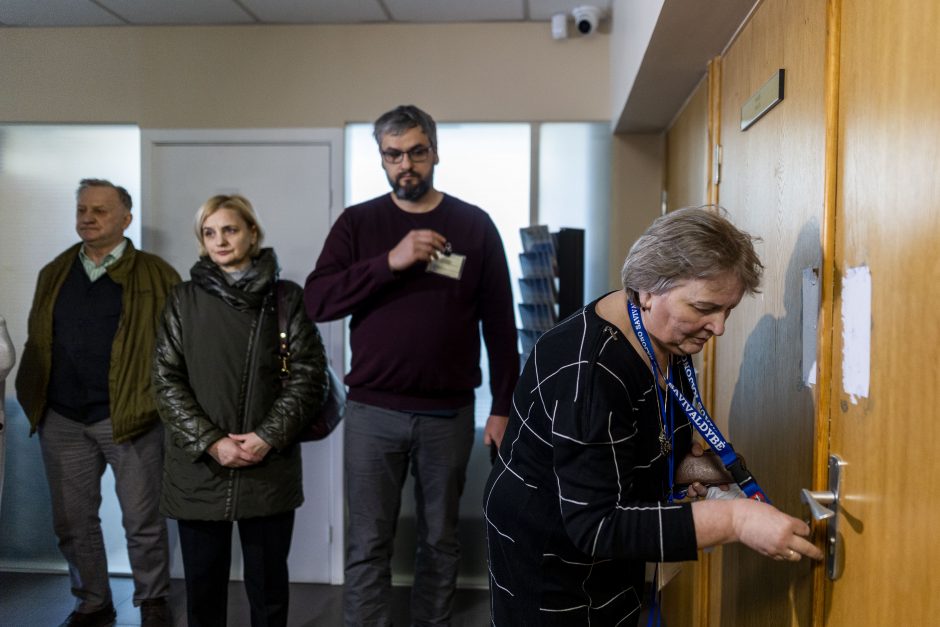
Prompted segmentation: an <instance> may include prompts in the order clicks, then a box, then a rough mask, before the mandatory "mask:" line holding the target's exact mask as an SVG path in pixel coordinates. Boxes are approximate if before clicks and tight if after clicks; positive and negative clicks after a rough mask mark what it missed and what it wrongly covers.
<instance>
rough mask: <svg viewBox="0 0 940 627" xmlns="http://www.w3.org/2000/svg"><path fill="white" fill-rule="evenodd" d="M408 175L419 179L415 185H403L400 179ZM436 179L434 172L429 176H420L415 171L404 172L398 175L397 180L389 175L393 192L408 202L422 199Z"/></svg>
mask: <svg viewBox="0 0 940 627" xmlns="http://www.w3.org/2000/svg"><path fill="white" fill-rule="evenodd" d="M407 175H411V176H413V177H415V178H416V179H418V182H417V183H415V184H414V185H402V184H401V183H399V182H398V181H400V180H401V179H402V178H404V177H405V176H407ZM433 181H434V173H433V172H431V173H430V174H428V177H427V178H421V177H419V176H418V175H417V174H416V173H415V172H411V171H410V172H404V173H402V174H400V175H399V176H398V178H397V179H396V180H394V181H393V180H392V179H391V177H389V179H388V182H389V184H391V186H392V193H393V194H395V197H396V198H398V199H399V200H405V201H407V202H416V201H418V200H421V199H422V198H423V197H424V195H425V194H427V193H428V191H430V189H431V184H432V183H433Z"/></svg>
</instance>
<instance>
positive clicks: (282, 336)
mask: <svg viewBox="0 0 940 627" xmlns="http://www.w3.org/2000/svg"><path fill="white" fill-rule="evenodd" d="M280 284H281V282H280V281H276V282H275V284H274V295H275V303H276V304H275V307H276V308H277V327H278V355H279V356H280V358H281V384H282V385H285V384H286V383H287V379H288V378H289V377H290V349H289V345H290V341H289V337H288V330H289V328H290V325H289V324H288V320H287V306H286V303H285V302H284V296H283V294H284V292H283V290H281V289H279V288H280ZM310 324H313V323H312V322H311V323H310ZM326 379H327V380H326V383H327V394H326V400H325V401H323V406H322V407H320V410H319V411H318V412H317V415H315V416H312V417H310V418H309V420H308V421H307V427H306V428H305V429H304V430H303V431H301V432H300V435H299V436H298V437H297V440H298V441H299V442H313V441H316V440H322V439H323V438H325V437H327V436H328V435H330V434H331V433H333V429H335V428H336V426H337V425H338V424H339V423H340V421H341V420H342V419H343V414H344V413H345V412H346V386H344V385H343V383H342V381H340V380H339V377H338V376H336V373H335V372H334V371H333V367H332V366H330V365H329V364H327V366H326Z"/></svg>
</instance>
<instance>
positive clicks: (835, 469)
mask: <svg viewBox="0 0 940 627" xmlns="http://www.w3.org/2000/svg"><path fill="white" fill-rule="evenodd" d="M845 465H846V464H845V462H844V461H842V459H841V458H840V457H839V456H838V455H830V456H829V489H828V490H826V491H813V490H807V489H806V488H804V489H802V490H800V499H801V500H802V501H803V502H804V503H806V504H807V505H808V506H809V511H810V512H811V513H812V515H813V518H814V519H815V520H825V521H827V522H826V574H827V575H828V576H829V579H832V580H836V579H838V578H839V577H841V576H842V564H843V559H842V541H841V540H840V539H839V517H838V516H836V514H838V513H839V490H840V489H841V487H842V468H843V466H845ZM826 505H828V506H829V507H826Z"/></svg>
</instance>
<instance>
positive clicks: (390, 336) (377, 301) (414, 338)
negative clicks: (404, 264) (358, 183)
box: [304, 194, 519, 416]
mask: <svg viewBox="0 0 940 627" xmlns="http://www.w3.org/2000/svg"><path fill="white" fill-rule="evenodd" d="M412 229H433V230H435V231H437V232H438V233H440V234H441V235H443V236H444V237H446V238H447V239H448V241H449V242H450V243H451V245H452V247H453V252H454V253H455V254H460V255H465V256H466V261H465V262H464V267H463V272H462V274H461V277H460V279H459V280H454V279H451V278H447V277H444V276H441V275H439V274H435V273H432V272H427V271H426V264H424V263H417V264H415V265H414V266H412V267H411V268H408V269H407V270H405V271H403V272H397V273H394V272H392V271H391V270H390V269H389V267H388V253H389V251H390V250H391V249H392V248H394V247H395V245H396V244H398V242H399V241H401V239H402V238H403V237H404V236H405V235H406V234H407V233H408V231H410V230H412ZM304 300H305V302H306V305H307V312H308V313H309V315H310V317H311V318H313V319H314V320H316V321H317V322H324V321H327V320H336V319H338V318H343V317H345V316H347V315H352V319H351V321H350V325H349V327H350V344H351V347H352V366H351V368H350V371H349V373H348V374H347V375H346V384H347V385H348V386H349V398H350V399H351V400H354V401H358V402H361V403H367V404H369V405H375V406H378V407H385V408H389V409H395V410H399V411H411V410H417V411H432V410H451V409H456V408H457V407H461V406H463V405H467V404H469V403H470V402H471V401H472V400H473V390H474V388H476V387H477V386H479V385H480V382H481V373H480V367H479V363H480V325H481V324H482V329H483V339H484V341H485V342H486V350H487V354H488V355H489V367H490V387H491V390H492V394H493V406H492V409H491V413H492V414H496V415H501V416H508V415H509V407H510V402H511V399H512V392H513V388H514V387H515V384H516V380H517V378H518V371H519V354H518V352H517V345H516V326H515V318H514V316H513V309H512V290H511V288H510V284H509V269H508V268H507V266H506V253H505V252H504V250H503V243H502V240H501V239H500V237H499V232H498V231H497V230H496V227H495V225H494V224H493V221H492V220H491V219H490V217H489V216H488V215H487V214H486V213H485V212H484V211H483V210H482V209H480V208H479V207H475V206H473V205H469V204H467V203H465V202H463V201H461V200H458V199H456V198H454V197H452V196H448V195H445V196H444V199H443V200H442V201H441V203H440V204H439V205H438V206H437V207H435V208H434V209H433V210H432V211H429V212H427V213H423V214H413V213H408V212H406V211H402V210H401V209H399V208H398V207H397V206H396V205H395V203H394V202H392V199H391V196H390V195H389V194H386V195H384V196H379V197H378V198H374V199H372V200H369V201H367V202H364V203H362V204H359V205H355V206H353V207H349V208H347V209H346V210H345V211H343V213H342V214H341V215H340V216H339V219H337V221H336V224H334V225H333V228H332V229H331V230H330V234H329V235H328V236H327V238H326V243H325V244H324V246H323V252H322V253H321V254H320V258H319V259H318V260H317V265H316V268H315V269H314V271H313V272H312V273H311V274H310V276H309V277H307V284H306V287H305V289H304Z"/></svg>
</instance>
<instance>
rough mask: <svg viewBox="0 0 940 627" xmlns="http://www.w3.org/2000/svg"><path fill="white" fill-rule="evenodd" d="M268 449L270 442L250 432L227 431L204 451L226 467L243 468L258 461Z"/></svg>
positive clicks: (269, 448)
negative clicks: (227, 432) (225, 434)
mask: <svg viewBox="0 0 940 627" xmlns="http://www.w3.org/2000/svg"><path fill="white" fill-rule="evenodd" d="M270 450H271V445H270V444H268V443H267V442H265V441H264V440H262V439H261V437H259V436H258V434H256V433H255V432H251V433H229V434H228V435H227V436H225V437H223V438H219V439H218V440H216V441H215V442H213V443H212V444H211V445H210V446H209V448H208V449H207V450H206V452H207V453H209V455H211V456H212V458H213V459H214V460H215V461H217V462H219V464H220V465H222V466H225V467H226V468H244V467H245V466H252V465H254V464H257V463H258V462H260V461H261V460H262V459H264V456H265V455H267V454H268V451H270Z"/></svg>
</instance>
